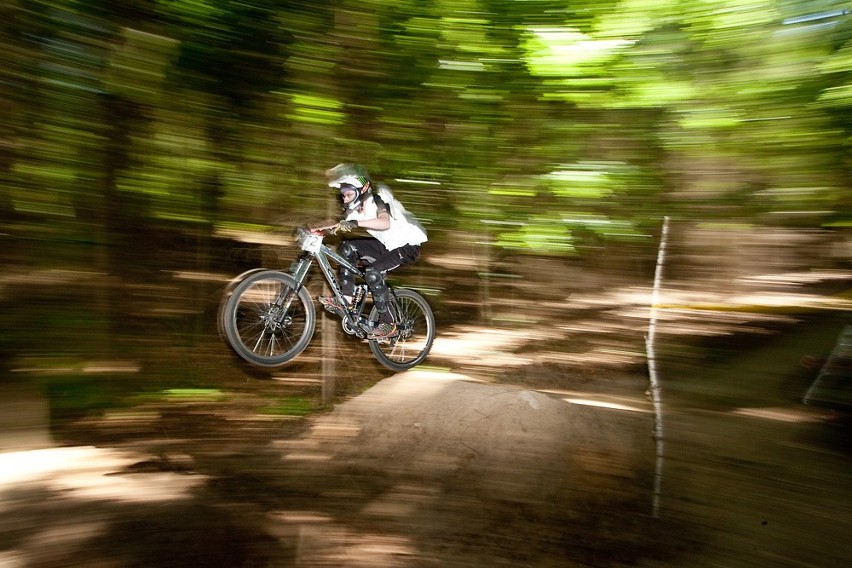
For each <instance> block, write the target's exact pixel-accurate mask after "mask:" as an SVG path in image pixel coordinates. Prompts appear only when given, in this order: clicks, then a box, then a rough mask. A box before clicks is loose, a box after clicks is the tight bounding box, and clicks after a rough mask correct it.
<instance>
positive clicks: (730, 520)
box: [0, 287, 852, 568]
mask: <svg viewBox="0 0 852 568" xmlns="http://www.w3.org/2000/svg"><path fill="white" fill-rule="evenodd" d="M700 298H701V302H700V305H699V302H697V301H696V300H695V296H694V295H691V294H690V293H683V294H682V295H679V296H677V297H675V296H668V297H667V298H666V299H665V300H666V301H665V303H666V304H667V305H668V306H669V307H668V308H667V309H666V310H664V311H661V313H660V314H659V315H660V321H659V324H660V337H659V357H660V360H659V366H658V368H657V371H656V374H657V375H658V377H659V381H660V385H661V392H662V406H661V409H662V414H661V417H662V427H663V433H664V435H663V438H662V439H661V440H656V439H655V436H654V431H655V427H656V423H655V416H657V415H656V414H655V408H654V405H653V404H652V401H651V399H650V397H649V384H650V383H649V374H648V366H647V360H646V355H647V353H646V349H645V347H646V346H645V341H644V337H645V334H646V333H647V324H648V321H647V315H648V310H647V305H648V290H647V289H640V288H632V287H623V288H618V289H612V290H607V291H600V290H596V291H594V292H591V291H590V292H589V293H587V294H575V295H572V296H571V297H570V298H569V301H567V302H564V301H563V302H552V304H548V302H547V301H542V300H539V301H537V302H535V303H534V305H533V304H532V303H531V305H524V304H523V303H522V302H520V301H519V300H518V299H517V298H514V299H513V301H512V302H511V303H510V304H507V305H508V307H507V308H506V310H507V311H501V310H499V309H495V313H494V314H492V315H493V318H494V319H493V321H494V322H495V323H493V324H491V325H488V326H481V325H480V326H478V325H475V324H471V323H464V322H463V321H458V320H459V319H461V320H463V319H464V318H444V319H441V318H439V322H447V323H446V324H445V325H442V326H441V327H440V330H439V335H438V338H437V340H436V342H435V345H434V349H433V352H432V355H431V356H430V358H429V359H428V360H427V363H426V364H425V365H423V366H421V367H420V368H418V369H415V370H412V371H408V372H405V373H400V374H392V373H389V372H387V371H386V370H384V369H382V368H381V367H379V366H378V364H377V363H376V362H375V361H373V360H372V359H371V357H370V354H369V350H368V349H366V346H365V345H362V344H361V343H359V342H356V341H353V340H351V339H349V338H346V337H344V336H343V334H341V333H340V331H339V328H336V331H335V337H336V339H335V340H334V343H333V347H332V349H333V350H334V354H335V355H336V356H335V357H334V360H335V361H336V364H335V366H334V368H333V369H331V370H330V368H329V367H328V365H326V366H325V367H323V364H322V362H323V359H324V358H326V359H327V358H328V356H329V353H328V349H329V346H328V345H325V351H324V350H323V345H322V342H321V341H317V342H316V343H317V344H316V345H312V346H311V347H310V348H309V349H308V351H306V352H305V354H304V355H303V356H302V357H300V359H299V360H298V362H294V363H293V364H292V365H289V366H287V367H285V368H282V369H280V370H276V371H274V372H272V373H268V374H264V375H257V374H255V373H252V372H250V371H249V370H247V369H246V368H245V367H243V366H242V365H240V364H239V363H237V362H236V361H234V359H233V358H232V357H231V356H230V355H229V354H228V353H227V351H226V350H225V349H224V347H223V345H222V344H221V342H220V341H219V339H218V338H217V337H215V334H210V333H207V334H202V335H203V337H202V338H201V339H199V336H197V335H194V336H191V337H189V338H187V339H186V343H184V344H182V343H180V342H178V343H174V342H173V344H172V346H171V347H167V346H165V345H164V344H162V343H153V341H154V340H153V339H150V341H152V343H151V344H150V345H149V348H148V359H146V360H145V362H144V363H142V364H140V363H138V361H137V360H136V359H135V355H138V354H139V353H144V352H145V350H144V349H141V348H140V347H139V344H140V343H142V344H144V343H145V341H146V337H145V336H143V335H141V334H138V333H137V334H134V335H132V339H133V342H134V345H135V346H136V349H137V351H134V352H128V353H126V354H124V355H125V356H117V357H114V358H112V359H110V360H108V361H100V362H97V361H93V362H90V363H89V366H88V367H86V368H85V369H83V371H85V372H87V373H89V376H95V377H97V376H101V375H102V376H104V377H108V381H107V382H108V384H109V385H112V386H113V387H114V385H115V381H116V377H120V378H123V380H126V381H128V382H132V383H134V384H136V386H137V387H138V383H140V382H148V383H150V386H149V390H148V391H147V394H141V393H139V391H138V389H137V388H128V389H127V392H128V393H131V394H130V395H128V396H124V397H122V399H121V400H122V403H121V404H120V405H114V406H112V407H110V408H107V409H101V410H100V411H98V412H85V413H73V412H70V411H69V412H65V413H63V412H62V409H61V408H60V409H57V408H55V406H56V400H57V399H58V400H62V398H61V396H60V395H61V394H62V393H61V392H60V393H57V392H56V390H55V387H51V388H54V391H53V392H52V397H53V402H52V406H53V407H52V408H49V409H48V408H45V404H46V403H45V402H44V401H43V400H42V399H41V398H39V397H38V396H33V397H32V398H27V397H26V396H25V394H23V393H25V392H26V390H27V389H32V388H33V387H31V385H32V383H33V382H32V380H31V379H32V377H37V376H44V375H46V374H50V373H54V374H55V373H58V372H60V371H57V370H56V368H55V366H54V367H53V368H51V369H46V368H45V367H41V368H39V367H37V363H38V361H36V360H34V359H33V360H24V361H22V362H19V366H18V367H17V368H13V369H12V379H11V381H9V382H7V383H6V384H4V388H3V389H2V390H3V392H2V398H4V399H5V401H6V402H5V404H6V407H5V408H7V409H8V408H12V409H14V411H15V412H17V413H19V414H20V415H21V416H24V415H25V414H26V415H28V416H29V415H31V414H32V413H33V412H34V413H35V414H38V412H41V411H43V412H44V413H45V415H47V414H49V415H50V418H49V421H50V423H51V428H50V429H49V430H48V431H39V430H38V429H34V430H33V431H31V432H29V433H28V435H26V436H25V435H19V436H17V437H16V438H15V440H14V441H15V442H16V443H17V444H18V447H17V448H9V447H7V448H6V450H7V451H6V452H5V453H0V567H2V568H24V567H26V568H30V567H32V568H36V567H37V568H60V567H71V566H87V567H95V568H97V567H105V568H106V567H143V566H144V567H148V566H158V567H171V566H174V567H184V568H186V567H195V566H198V567H202V566H203V567H206V568H208V567H219V566H221V567H229V568H234V567H279V566H280V567H291V566H292V567H318V566H341V567H342V566H345V567H370V568H380V567H395V566H418V567H419V566H424V567H425V566H442V567H443V566H446V567H469V566H528V567H542V568H545V567H557V566H558V567H571V566H596V567H598V566H600V567H604V566H648V567H651V566H695V567H705V566H706V567H711V566H724V567H738V566H772V567H787V566H789V567H791V568H792V567H800V566H819V567H821V566H839V565H843V563H844V559H848V558H850V557H852V543H850V541H849V539H848V535H849V534H850V533H852V511H850V506H849V503H852V446H851V445H850V443H849V442H850V437H849V434H848V432H849V431H848V428H846V424H845V423H844V422H843V420H841V417H839V416H838V415H836V414H833V413H830V412H828V411H825V410H822V409H818V408H813V407H808V406H804V405H802V404H801V397H802V394H803V392H804V391H805V389H806V388H807V386H808V385H809V384H810V381H811V380H812V379H813V370H812V369H805V368H803V367H802V365H801V361H802V360H803V357H807V356H813V357H815V358H816V359H817V360H819V358H821V357H824V356H825V355H826V354H827V352H828V351H829V350H830V349H831V347H832V346H833V345H834V341H835V339H836V337H837V333H838V332H839V329H840V328H841V327H842V324H843V323H844V321H845V317H846V314H847V313H848V311H847V310H848V306H847V305H846V303H845V300H842V299H840V300H837V301H836V303H834V304H833V305H831V306H826V305H825V304H824V303H822V302H824V300H825V297H824V296H821V297H815V299H814V300H813V301H814V302H815V304H814V305H811V306H807V307H806V309H802V305H803V302H804V303H807V300H806V299H805V298H804V297H803V296H801V295H800V296H797V298H796V304H795V308H789V307H788V308H785V307H783V306H780V305H779V304H778V303H777V302H775V303H773V304H772V305H771V306H770V305H769V304H764V305H763V306H761V308H762V309H757V310H756V309H755V306H754V302H755V300H754V298H749V299H747V300H746V299H743V302H742V303H738V300H737V299H736V298H733V297H731V296H730V295H727V296H724V297H723V296H721V295H719V296H718V297H715V298H714V297H712V295H708V294H707V293H706V292H703V293H702V294H700ZM775 299H776V300H777V299H778V298H775ZM469 303H470V304H471V305H475V304H476V302H475V301H474V300H470V302H469ZM746 305H747V306H748V307H749V309H741V308H742V307H743V306H746ZM444 309H447V308H444ZM440 313H441V312H440V311H439V314H440ZM450 319H453V320H454V321H455V323H449V321H448V320H450ZM207 329H209V327H208V328H207ZM318 339H319V336H318ZM21 365H23V366H21ZM33 365H36V367H33ZM182 373H185V374H187V375H190V374H191V375H192V376H193V377H196V379H194V380H193V381H188V383H187V385H188V386H186V388H182V387H181V388H165V389H160V390H157V388H156V386H157V385H168V384H171V383H169V381H168V380H167V378H168V377H172V378H173V377H175V376H179V375H181V374H182ZM329 373H333V374H334V383H335V385H336V390H337V393H336V395H337V397H336V402H335V403H334V404H330V405H325V406H317V403H316V400H317V393H318V391H319V390H320V388H321V385H322V384H324V383H326V384H327V379H328V374H329ZM20 377H27V380H26V381H24V380H21V379H20ZM197 377H203V381H200V382H199V381H198V379H197ZM47 383H48V382H45V383H43V384H47ZM24 385H27V386H24ZM10 401H11V402H10ZM3 404H4V403H0V406H2V405H3ZM27 405H30V406H31V407H32V408H33V409H35V410H33V412H30V413H25V412H24V411H22V410H21V408H24V407H25V406H27ZM658 441H662V442H664V444H663V445H661V444H659V443H658ZM12 449H14V450H15V451H9V450H12Z"/></svg>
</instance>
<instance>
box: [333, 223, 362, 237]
mask: <svg viewBox="0 0 852 568" xmlns="http://www.w3.org/2000/svg"><path fill="white" fill-rule="evenodd" d="M357 227H358V221H341V222H340V223H338V224H337V226H336V227H335V228H334V234H335V235H336V234H337V233H348V232H349V231H351V230H352V229H355V228H357Z"/></svg>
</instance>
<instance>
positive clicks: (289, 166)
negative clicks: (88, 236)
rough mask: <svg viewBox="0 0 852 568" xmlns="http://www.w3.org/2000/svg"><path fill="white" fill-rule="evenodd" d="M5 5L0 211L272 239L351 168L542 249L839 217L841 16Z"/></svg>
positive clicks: (584, 5)
mask: <svg viewBox="0 0 852 568" xmlns="http://www.w3.org/2000/svg"><path fill="white" fill-rule="evenodd" d="M2 5H3V6H4V8H8V12H9V14H10V17H9V18H8V19H7V20H6V21H5V23H4V24H3V25H2V26H0V43H2V47H3V50H4V53H6V54H8V65H7V66H5V67H4V69H3V70H2V80H0V99H2V100H3V101H4V102H5V103H6V104H7V108H9V109H10V111H9V112H7V114H6V117H5V118H4V120H3V121H2V125H0V126H1V127H2V131H0V138H2V140H3V144H2V146H0V175H2V176H3V178H4V179H3V181H4V184H3V185H2V189H0V212H2V211H4V209H2V207H4V206H5V207H6V209H5V211H6V212H7V213H9V212H10V211H11V212H16V213H27V214H36V215H40V216H61V217H64V218H80V219H83V218H87V219H88V218H96V219H101V220H102V221H104V220H106V219H127V218H130V217H132V218H135V219H136V220H137V221H139V222H146V221H151V220H153V219H163V218H168V219H185V220H187V221H189V222H192V223H198V222H204V223H208V224H209V225H210V226H215V225H217V224H218V225H220V226H222V225H223V224H233V223H249V224H252V223H255V224H262V223H267V222H269V221H270V220H271V219H273V218H276V217H279V216H280V215H281V214H282V212H285V211H288V210H294V211H302V210H311V209H313V210H316V211H318V215H319V214H321V213H322V212H324V210H325V209H326V207H327V200H326V197H327V195H326V194H321V193H319V192H317V191H316V189H315V188H317V187H321V186H322V183H323V180H322V171H323V170H324V169H325V168H327V167H329V166H330V165H333V164H334V163H337V162H339V161H343V160H347V161H357V162H361V163H364V164H365V165H367V166H368V167H369V169H370V170H371V171H373V172H374V174H377V176H378V177H380V178H381V177H384V178H387V179H393V178H404V179H407V180H409V182H406V184H402V185H399V184H397V187H395V190H397V191H398V192H399V193H400V195H401V196H402V197H403V198H404V199H405V200H406V202H407V203H408V204H410V208H411V209H412V210H414V211H416V212H417V213H419V214H420V215H421V216H422V217H425V218H427V219H429V220H430V221H431V222H432V223H433V229H440V228H444V227H447V228H455V226H456V225H459V224H460V225H462V226H465V227H467V226H470V225H471V223H474V224H475V226H476V230H477V231H483V232H485V233H487V234H488V236H489V237H490V238H489V242H494V243H497V244H498V245H500V246H505V247H508V248H512V249H518V250H524V251H528V252H534V253H545V254H577V253H578V251H583V250H585V249H584V246H583V244H584V242H587V241H588V242H600V241H604V242H605V241H608V240H611V239H628V240H631V239H632V240H641V239H644V238H645V237H646V236H647V234H649V230H650V229H652V228H653V227H654V226H656V224H658V219H659V218H660V217H662V216H663V215H674V216H690V215H693V213H692V212H693V211H696V210H698V209H697V206H698V207H700V210H701V211H702V215H708V216H711V217H712V216H714V215H727V216H734V217H743V218H747V217H749V216H751V215H761V216H762V218H767V214H772V217H771V218H773V219H776V220H777V222H781V223H783V222H786V221H787V220H791V221H790V222H799V221H797V220H793V219H800V218H802V216H803V215H806V216H807V217H808V218H810V219H814V220H815V222H816V223H825V224H830V225H832V226H837V224H838V223H842V222H844V221H842V220H843V219H845V216H844V214H843V211H845V209H846V208H847V207H848V199H847V198H846V197H845V196H846V194H847V193H848V188H847V187H846V186H847V183H848V181H847V180H848V179H849V176H848V175H847V171H846V170H847V168H848V164H849V163H850V160H849V155H848V154H849V151H850V143H849V140H850V139H852V123H850V119H849V117H848V112H847V111H848V109H849V108H850V106H852V86H850V80H852V47H850V45H852V43H850V42H852V19H850V17H848V16H844V15H838V14H835V15H831V14H830V11H831V10H833V9H837V8H844V7H845V5H844V4H842V3H839V2H833V1H830V0H829V1H826V2H823V3H818V4H814V3H798V2H783V1H780V0H761V1H758V2H752V1H748V2H746V1H744V0H719V1H717V2H700V1H697V0H688V1H674V0H622V1H620V2H612V3H603V4H601V3H598V2H591V1H581V2H572V3H565V2H559V1H549V0H528V1H525V2H517V1H511V0H431V1H427V2H420V1H415V0H403V1H401V2H399V1H398V2H390V1H388V0H361V1H360V2H355V1H351V0H344V1H342V2H330V1H328V0H322V1H319V2H311V3H306V2H293V1H290V0H276V1H272V2H269V1H266V2H261V1H259V0H249V1H245V0H240V1H238V0H157V1H155V2H147V3H142V2H140V3H124V2H121V3H113V2H102V1H94V0H93V1H82V0H79V1H72V0H67V1H65V2H47V1H36V2H31V3H27V6H29V7H30V8H29V9H27V10H23V9H21V8H20V5H19V4H18V3H10V2H3V3H2ZM826 14H828V15H826ZM809 15H814V17H813V18H810V19H808V18H804V19H798V20H797V19H795V18H797V17H801V16H809ZM417 184H431V185H428V186H425V187H428V188H429V191H420V189H421V188H422V187H424V186H423V185H417ZM392 185H393V183H392ZM4 204H5V205H4Z"/></svg>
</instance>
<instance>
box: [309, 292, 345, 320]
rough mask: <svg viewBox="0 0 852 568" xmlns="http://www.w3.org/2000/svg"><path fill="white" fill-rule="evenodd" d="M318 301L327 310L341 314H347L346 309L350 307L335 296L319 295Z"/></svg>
mask: <svg viewBox="0 0 852 568" xmlns="http://www.w3.org/2000/svg"><path fill="white" fill-rule="evenodd" d="M344 299H345V297H344ZM317 301H318V302H319V303H320V304H322V307H324V308H325V309H326V310H328V311H330V312H331V313H333V314H337V315H339V316H342V315H343V314H345V313H346V310H348V309H349V306H344V305H342V304H341V303H340V301H339V300H338V299H337V298H336V297H334V296H318V297H317Z"/></svg>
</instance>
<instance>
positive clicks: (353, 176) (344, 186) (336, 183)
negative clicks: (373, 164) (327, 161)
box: [326, 164, 372, 213]
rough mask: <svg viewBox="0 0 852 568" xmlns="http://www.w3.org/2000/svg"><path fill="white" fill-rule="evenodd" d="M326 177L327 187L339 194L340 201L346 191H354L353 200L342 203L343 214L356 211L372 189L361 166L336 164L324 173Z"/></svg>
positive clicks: (368, 178)
mask: <svg viewBox="0 0 852 568" xmlns="http://www.w3.org/2000/svg"><path fill="white" fill-rule="evenodd" d="M326 177H327V178H328V180H329V181H328V186H329V187H333V188H335V189H337V190H338V191H339V192H340V198H341V200H342V199H343V194H344V193H346V192H347V191H354V192H355V193H356V196H355V199H353V200H352V201H350V202H349V203H344V205H343V211H344V212H345V213H350V212H352V211H356V210H358V209H359V208H360V207H361V205H362V204H363V203H364V200H365V199H366V198H367V196H368V195H369V192H370V190H371V189H372V184H371V182H370V177H369V176H368V175H367V171H366V170H365V169H364V168H362V167H361V166H356V165H352V164H338V165H336V166H334V167H333V168H331V169H330V170H327V171H326Z"/></svg>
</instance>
